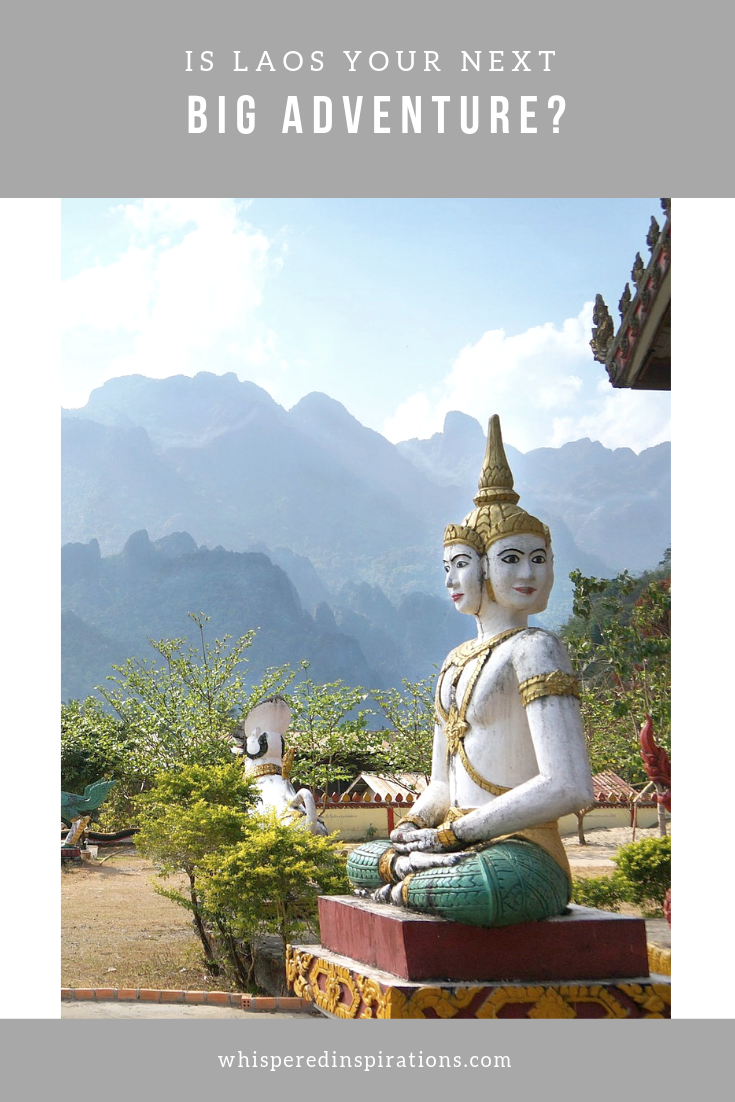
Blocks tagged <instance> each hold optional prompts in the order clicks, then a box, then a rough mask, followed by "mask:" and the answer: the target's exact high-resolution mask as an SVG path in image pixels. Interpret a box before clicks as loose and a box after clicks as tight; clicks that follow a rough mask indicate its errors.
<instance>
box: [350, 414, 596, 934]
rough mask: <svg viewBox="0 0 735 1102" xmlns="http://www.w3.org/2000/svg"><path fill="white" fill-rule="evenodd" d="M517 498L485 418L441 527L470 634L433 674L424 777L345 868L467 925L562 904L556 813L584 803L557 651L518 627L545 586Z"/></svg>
mask: <svg viewBox="0 0 735 1102" xmlns="http://www.w3.org/2000/svg"><path fill="white" fill-rule="evenodd" d="M517 501H518V494H517V493H515V491H514V490H513V477H512V475H511V472H510V469H509V467H508V463H507V460H506V457H505V452H504V449H503V443H502V439H501V435H500V422H499V419H498V417H497V416H495V417H493V418H492V419H491V421H490V425H489V428H488V440H487V450H486V453H485V460H484V463H483V467H482V473H481V475H480V481H479V490H478V494H477V496H476V497H475V505H476V508H475V509H474V510H473V511H472V512H471V513H470V514H469V515H468V516H467V517H466V518H465V519H464V521H463V523H462V524H461V525H454V524H452V525H449V527H448V528H447V529H446V530H445V533H444V570H445V574H446V586H447V589H448V590H449V595H450V598H451V600H452V601H453V602H454V605H455V607H456V609H457V611H458V612H460V613H463V614H465V615H467V616H472V617H474V620H475V624H476V636H475V638H474V639H472V640H470V641H469V642H467V643H463V644H462V645H461V646H459V647H457V648H455V650H453V651H452V652H451V653H450V654H449V655H448V656H447V658H446V659H445V661H444V664H443V666H442V668H441V671H440V673H439V677H438V682H437V693H436V726H435V734H434V747H433V759H432V773H431V783H430V784H429V786H428V788H427V789H426V791H425V792H423V793H422V795H421V796H420V797H419V799H418V800H417V801H416V803H415V804H414V805H413V808H412V810H411V813H410V814H409V815H408V816H407V817H406V818H405V819H403V821H402V822H401V823H399V825H398V826H397V828H396V829H395V830H394V831H393V833H392V834H391V837H390V842H387V841H385V840H383V841H376V842H369V843H366V844H365V845H363V846H360V847H359V848H358V849H357V850H355V851H353V853H352V854H351V856H350V860H349V862H348V874H349V876H350V879H351V881H352V883H353V885H354V886H355V887H356V888H362V889H367V890H369V891H371V893H372V895H373V898H375V899H377V900H380V901H382V902H386V903H393V904H397V905H399V906H404V907H409V908H412V909H414V910H419V911H423V912H426V913H430V914H438V915H442V916H443V917H446V918H452V919H455V920H456V921H459V922H464V923H468V924H469V925H476V926H504V925H509V924H511V923H514V922H523V921H530V920H534V919H539V918H545V917H548V916H550V915H553V914H559V913H560V912H561V911H563V910H564V908H565V907H566V905H567V903H568V902H569V900H570V898H571V877H570V872H569V864H568V862H567V859H566V854H565V852H564V847H563V845H562V843H561V839H560V837H559V831H558V826H557V819H558V818H559V817H560V816H561V815H565V814H568V813H570V812H574V811H577V810H580V809H581V808H583V807H586V806H588V805H589V804H590V803H591V802H592V799H593V793H592V778H591V776H590V768H589V762H588V758H587V751H586V747H585V741H584V734H583V730H582V722H581V718H580V712H579V702H578V691H577V684H576V681H575V678H574V676H573V674H572V668H571V664H570V661H569V657H568V655H567V653H566V650H565V649H564V647H563V645H562V643H561V642H560V641H559V639H558V638H557V637H556V636H555V635H553V634H551V633H550V632H548V631H545V630H544V629H542V628H537V627H528V617H529V616H530V615H531V614H532V613H538V612H542V611H543V610H544V609H545V608H546V605H547V603H548V599H549V593H550V591H551V587H552V584H553V557H552V552H551V540H550V536H549V531H548V529H547V528H546V526H545V525H544V524H542V523H541V521H539V520H537V519H536V518H535V517H532V516H530V515H529V514H528V513H526V512H525V511H524V510H522V509H520V508H519V507H518V505H517V504H516V503H517Z"/></svg>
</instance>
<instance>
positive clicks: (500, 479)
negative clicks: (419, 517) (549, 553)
mask: <svg viewBox="0 0 735 1102" xmlns="http://www.w3.org/2000/svg"><path fill="white" fill-rule="evenodd" d="M518 497H519V495H518V494H517V493H516V491H515V490H514V489H513V475H512V473H511V469H510V467H509V465H508V460H507V458H506V455H505V449H504V447H503V438H502V436H501V433H500V418H499V417H498V415H497V413H495V414H493V416H492V417H491V418H490V421H489V423H488V428H487V444H486V446H485V458H484V460H483V464H482V470H481V471H480V478H479V481H478V484H477V494H476V496H475V505H476V506H477V508H476V509H473V510H472V512H471V513H468V514H467V516H466V517H465V518H464V520H463V521H462V523H461V524H449V525H447V527H446V528H445V529H444V546H445V547H446V546H449V545H450V544H454V543H466V544H469V546H470V547H472V548H474V549H475V550H476V551H477V552H478V554H480V555H482V554H484V553H485V552H486V551H487V549H488V548H489V547H490V545H491V544H492V543H494V542H495V541H496V540H499V539H501V537H503V536H515V535H538V536H540V537H541V539H543V540H544V542H545V543H547V544H550V543H551V535H550V533H549V529H548V528H547V527H546V525H545V524H544V523H543V522H542V521H540V520H538V518H537V517H533V516H531V514H530V513H527V512H526V511H525V509H521V508H520V507H519V506H518V505H517V501H518Z"/></svg>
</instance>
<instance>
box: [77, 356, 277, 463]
mask: <svg viewBox="0 0 735 1102" xmlns="http://www.w3.org/2000/svg"><path fill="white" fill-rule="evenodd" d="M263 409H265V410H268V411H269V412H272V413H280V414H282V413H283V410H282V408H281V406H279V405H278V404H277V402H275V401H274V400H273V398H271V396H270V394H269V393H268V392H267V390H263V388H262V387H259V386H257V385H256V384H255V383H251V382H249V381H244V382H243V381H241V380H240V379H238V377H237V375H235V374H234V372H232V371H229V372H227V373H226V374H224V375H215V374H213V373H212V372H211V371H200V372H198V373H197V374H196V375H194V376H189V375H171V376H170V377H169V378H167V379H148V378H146V377H145V376H143V375H123V376H120V377H118V378H115V379H108V380H107V382H105V383H103V385H102V386H101V387H97V388H96V389H95V390H93V391H92V393H91V394H90V396H89V401H88V402H87V404H86V406H83V407H82V408H81V409H78V410H73V411H63V412H64V413H65V414H66V416H67V417H69V416H73V417H76V418H81V419H87V420H92V421H98V422H99V423H100V424H104V425H110V426H113V427H116V428H122V427H128V426H131V425H139V426H142V427H143V428H145V429H146V431H147V432H148V434H149V436H150V438H151V440H152V441H153V442H154V444H155V445H156V446H157V447H158V448H169V447H176V446H181V445H183V446H184V447H187V446H193V447H198V446H200V445H202V444H206V443H208V442H209V441H211V440H213V439H216V437H218V436H221V435H222V434H223V433H225V432H231V431H232V430H233V429H237V428H240V427H241V426H242V425H244V424H247V423H248V421H249V420H250V419H251V418H252V417H253V414H254V413H255V412H257V411H258V410H263Z"/></svg>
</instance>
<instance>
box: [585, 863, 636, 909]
mask: <svg viewBox="0 0 735 1102" xmlns="http://www.w3.org/2000/svg"><path fill="white" fill-rule="evenodd" d="M572 898H573V899H574V902H575V903H579V905H580V906H581V907H599V909H600V910H602V911H619V910H620V906H621V904H622V903H625V902H626V900H627V884H626V882H625V879H624V878H623V877H622V876H621V875H620V873H619V872H615V873H613V874H612V876H589V877H585V878H584V879H581V880H578V879H576V878H575V879H574V880H573V881H572Z"/></svg>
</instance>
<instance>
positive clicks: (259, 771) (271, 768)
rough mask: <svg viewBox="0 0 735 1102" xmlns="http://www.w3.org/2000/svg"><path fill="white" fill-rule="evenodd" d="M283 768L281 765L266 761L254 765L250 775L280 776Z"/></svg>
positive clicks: (249, 771) (249, 772)
mask: <svg viewBox="0 0 735 1102" xmlns="http://www.w3.org/2000/svg"><path fill="white" fill-rule="evenodd" d="M282 772H283V770H282V769H281V767H280V765H273V764H272V763H270V762H264V763H263V764H262V765H254V766H253V767H252V769H249V770H248V776H249V777H280V776H281V774H282Z"/></svg>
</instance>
